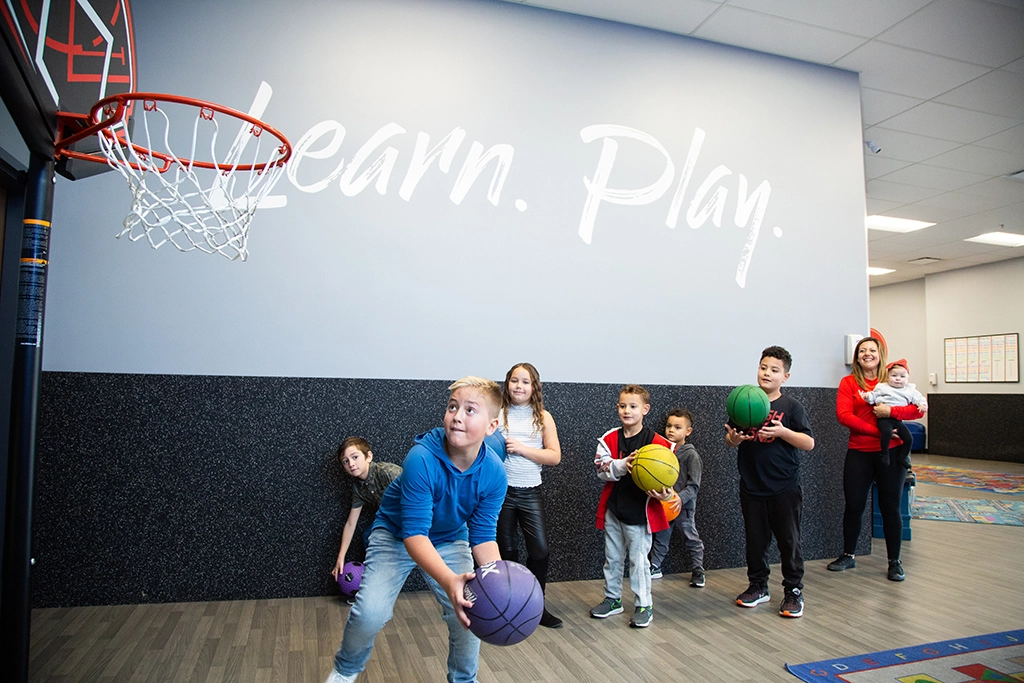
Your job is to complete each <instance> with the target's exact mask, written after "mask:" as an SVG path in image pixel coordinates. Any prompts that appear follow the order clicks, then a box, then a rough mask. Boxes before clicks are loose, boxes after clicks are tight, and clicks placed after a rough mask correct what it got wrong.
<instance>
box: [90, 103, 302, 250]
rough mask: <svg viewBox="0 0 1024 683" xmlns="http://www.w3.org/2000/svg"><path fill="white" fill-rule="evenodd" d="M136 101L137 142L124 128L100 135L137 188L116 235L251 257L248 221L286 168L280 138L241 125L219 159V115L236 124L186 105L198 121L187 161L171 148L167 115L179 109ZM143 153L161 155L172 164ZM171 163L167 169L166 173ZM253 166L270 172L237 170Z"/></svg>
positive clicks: (110, 155)
mask: <svg viewBox="0 0 1024 683" xmlns="http://www.w3.org/2000/svg"><path fill="white" fill-rule="evenodd" d="M138 104H139V105H144V106H137V107H136V114H135V123H134V129H135V139H133V138H132V136H131V134H130V133H129V131H128V129H127V127H126V126H125V125H124V124H123V123H118V124H115V125H114V126H111V127H110V129H108V130H107V131H101V132H100V134H99V135H98V137H99V141H100V149H101V151H102V152H103V154H104V155H105V156H106V157H107V163H108V164H109V165H110V166H111V167H112V168H115V169H117V171H118V172H120V174H121V175H122V176H123V177H124V179H125V180H127V181H128V186H129V187H130V188H131V190H132V206H131V211H130V213H129V214H128V216H127V217H126V218H125V219H124V229H123V230H121V232H120V233H118V235H117V236H118V237H119V238H120V237H127V238H128V239H130V240H132V241H133V242H135V241H138V240H140V239H142V238H143V237H145V238H146V239H147V240H149V243H150V245H152V247H153V248H154V249H158V248H159V247H161V246H163V245H164V244H167V243H170V244H172V245H174V247H175V248H177V249H178V250H179V251H193V250H196V249H198V250H199V251H203V252H206V253H208V254H214V253H217V254H220V255H222V256H224V257H226V258H228V259H230V260H235V259H241V260H242V261H244V260H246V258H247V257H248V255H249V253H248V251H247V249H246V241H247V237H248V234H249V222H250V221H251V220H252V218H253V215H254V214H255V213H256V208H257V207H258V206H259V203H260V202H261V201H262V200H263V198H264V197H266V195H267V194H268V193H269V192H270V191H271V190H272V189H273V187H274V184H275V183H276V182H277V181H278V179H279V178H280V177H281V173H282V172H283V171H284V164H281V163H279V162H280V160H281V158H282V157H283V152H282V150H281V146H280V144H279V142H278V140H277V139H276V138H275V137H274V136H273V135H271V134H266V135H263V133H264V132H265V131H264V130H263V129H262V128H260V127H258V126H255V125H254V124H252V123H249V122H248V121H245V120H240V121H241V124H242V127H241V130H239V132H238V135H237V136H236V137H235V140H234V143H233V144H232V145H231V148H230V149H229V150H227V153H226V154H224V153H221V156H222V158H220V159H219V158H218V152H217V136H218V133H219V132H220V126H219V123H218V121H217V119H218V117H222V118H223V117H227V118H229V119H230V120H232V121H239V119H235V118H232V117H231V116H230V115H228V114H224V113H222V112H215V111H213V110H212V109H208V108H200V107H189V108H191V109H194V110H195V111H196V117H195V122H194V123H193V126H192V144H191V148H190V149H189V152H188V155H187V157H184V158H183V157H181V156H180V155H179V154H176V153H175V152H174V150H172V149H171V142H170V138H171V125H170V118H169V117H168V115H167V113H166V112H165V109H172V110H174V111H178V110H179V109H180V107H181V106H182V105H174V104H168V103H164V102H154V101H152V100H146V101H144V102H138ZM142 149H145V150H149V151H150V152H153V153H158V154H161V155H164V156H166V157H167V158H168V159H169V161H165V160H164V159H162V158H161V157H159V156H156V155H155V154H154V155H149V154H146V153H145V152H144V151H142ZM197 151H198V152H199V154H200V155H203V157H204V158H206V159H212V160H214V161H217V162H218V163H219V165H220V169H219V170H215V169H207V168H200V167H198V166H196V163H195V162H194V161H193V160H194V159H196V153H197ZM247 152H248V153H247ZM206 155H209V156H206ZM261 155H262V156H261ZM243 157H244V159H243ZM167 164H169V166H168V168H167V170H164V171H163V172H161V170H162V169H164V167H165V165H167ZM256 164H266V167H265V169H264V170H262V171H246V170H240V171H239V172H238V174H237V175H236V173H235V171H236V170H238V169H239V167H240V166H247V165H256Z"/></svg>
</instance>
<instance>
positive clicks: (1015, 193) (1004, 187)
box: [960, 178, 1024, 215]
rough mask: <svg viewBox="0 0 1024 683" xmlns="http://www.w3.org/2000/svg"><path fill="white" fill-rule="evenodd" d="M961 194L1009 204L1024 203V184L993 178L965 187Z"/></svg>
mask: <svg viewBox="0 0 1024 683" xmlns="http://www.w3.org/2000/svg"><path fill="white" fill-rule="evenodd" d="M960 192H963V193H964V194H971V195H975V196H978V197H990V198H992V199H1001V200H1005V201H1006V203H1007V204H1015V203H1017V202H1024V183H1022V182H1021V181H1019V180H1009V179H1007V178H992V179H990V180H986V181H983V182H980V183H976V184H974V185H971V186H969V187H965V188H963V189H962V190H960ZM1021 213H1022V215H1024V206H1022V207H1021Z"/></svg>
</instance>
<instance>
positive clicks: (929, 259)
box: [907, 256, 942, 266]
mask: <svg viewBox="0 0 1024 683" xmlns="http://www.w3.org/2000/svg"><path fill="white" fill-rule="evenodd" d="M941 260H942V259H940V258H935V257H934V256H922V257H921V258H916V259H913V260H911V261H907V263H911V264H913V265H915V266H923V265H925V264H927V263H935V262H936V261H941Z"/></svg>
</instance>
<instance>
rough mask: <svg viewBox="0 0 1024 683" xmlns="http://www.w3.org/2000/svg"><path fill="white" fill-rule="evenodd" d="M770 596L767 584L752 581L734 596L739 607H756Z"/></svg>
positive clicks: (769, 598)
mask: <svg viewBox="0 0 1024 683" xmlns="http://www.w3.org/2000/svg"><path fill="white" fill-rule="evenodd" d="M771 598H772V596H771V593H769V592H768V586H762V585H759V584H756V583H752V584H750V585H749V586H747V590H745V591H743V592H742V593H740V594H739V595H737V596H736V604H737V605H739V606H740V607H757V606H758V605H760V604H761V603H762V602H768V601H769V600H771Z"/></svg>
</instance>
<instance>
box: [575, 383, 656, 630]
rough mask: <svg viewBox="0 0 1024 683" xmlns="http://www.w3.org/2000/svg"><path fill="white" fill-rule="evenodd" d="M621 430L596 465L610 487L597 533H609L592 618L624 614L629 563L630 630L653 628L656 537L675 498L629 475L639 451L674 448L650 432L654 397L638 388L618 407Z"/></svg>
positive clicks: (606, 438)
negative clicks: (601, 593)
mask: <svg viewBox="0 0 1024 683" xmlns="http://www.w3.org/2000/svg"><path fill="white" fill-rule="evenodd" d="M617 408H618V412H619V421H620V422H621V423H622V426H621V427H618V428H615V429H611V430H609V431H607V432H605V433H604V435H603V436H602V437H601V438H600V439H598V441H597V455H596V456H594V466H595V467H596V468H597V476H598V477H599V478H600V479H602V480H603V481H604V482H605V485H604V490H603V491H602V492H601V500H600V502H599V503H598V506H597V528H598V529H604V596H605V597H604V600H602V601H601V604H599V605H597V606H596V607H594V608H593V609H591V610H590V616H592V617H594V618H595V619H604V618H606V617H610V616H612V615H613V614H622V569H623V563H624V562H625V560H626V558H627V557H628V558H629V563H630V570H629V587H630V589H631V590H632V591H633V601H634V605H635V606H634V611H633V618H632V619H630V621H629V625H630V626H632V627H633V628H647V627H648V626H650V625H651V620H652V619H653V617H654V605H653V600H652V597H651V564H650V561H649V560H648V559H647V556H648V554H650V552H651V538H652V536H651V534H652V533H653V532H657V531H661V530H662V529H667V528H668V519H667V517H666V516H665V508H664V506H663V505H662V504H661V501H662V500H668V499H669V498H671V497H672V491H671V489H663V490H662V491H642V490H640V488H639V487H638V486H637V485H636V484H634V483H633V478H632V477H631V476H629V473H630V471H631V470H632V469H633V461H634V460H635V459H636V451H637V450H639V449H640V448H642V447H643V446H647V445H648V444H652V443H655V444H658V445H660V446H665V447H666V448H671V447H672V444H670V443H669V442H668V440H667V439H665V437H663V436H661V435H660V434H658V433H657V432H655V431H654V430H653V429H651V428H649V427H644V415H646V414H647V413H648V412H650V410H651V395H650V393H648V391H647V390H646V389H644V388H643V387H641V386H639V385H636V384H629V385H626V386H624V387H623V388H622V390H621V391H620V392H619V402H618V404H617Z"/></svg>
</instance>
